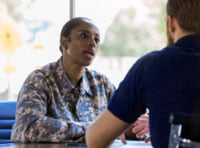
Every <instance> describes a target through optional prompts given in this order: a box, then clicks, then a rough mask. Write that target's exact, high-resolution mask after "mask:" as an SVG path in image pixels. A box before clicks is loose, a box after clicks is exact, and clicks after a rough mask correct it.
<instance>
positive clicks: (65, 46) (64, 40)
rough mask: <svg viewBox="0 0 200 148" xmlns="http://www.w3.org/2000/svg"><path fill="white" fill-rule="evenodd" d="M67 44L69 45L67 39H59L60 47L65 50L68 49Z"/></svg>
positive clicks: (62, 37)
mask: <svg viewBox="0 0 200 148" xmlns="http://www.w3.org/2000/svg"><path fill="white" fill-rule="evenodd" d="M68 43H69V39H68V38H67V37H64V36H61V38H60V45H61V47H62V48H64V49H65V50H66V49H68Z"/></svg>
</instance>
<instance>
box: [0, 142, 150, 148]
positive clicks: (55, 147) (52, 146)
mask: <svg viewBox="0 0 200 148" xmlns="http://www.w3.org/2000/svg"><path fill="white" fill-rule="evenodd" d="M0 148H87V146H86V145H85V144H81V143H28V144H17V143H7V144H0ZM110 148H153V147H152V146H151V144H150V143H144V142H143V141H135V140H128V141H127V144H126V145H123V144H122V143H121V142H120V141H119V140H115V141H114V143H113V144H112V145H111V146H110Z"/></svg>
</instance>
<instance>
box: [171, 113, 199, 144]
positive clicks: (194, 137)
mask: <svg viewBox="0 0 200 148" xmlns="http://www.w3.org/2000/svg"><path fill="white" fill-rule="evenodd" d="M170 123H171V129H170V136H169V146H168V148H179V147H180V148H200V143H199V142H200V116H199V115H194V114H187V113H173V114H171V116H170Z"/></svg>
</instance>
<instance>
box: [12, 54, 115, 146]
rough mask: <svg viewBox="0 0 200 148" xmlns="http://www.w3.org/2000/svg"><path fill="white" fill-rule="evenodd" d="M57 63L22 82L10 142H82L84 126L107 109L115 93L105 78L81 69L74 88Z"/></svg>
mask: <svg viewBox="0 0 200 148" xmlns="http://www.w3.org/2000/svg"><path fill="white" fill-rule="evenodd" d="M61 60H62V57H61V58H60V59H59V60H58V61H57V62H54V63H50V64H48V65H46V66H44V67H42V68H41V69H38V70H35V71H33V72H32V73H31V74H30V75H29V76H28V77H27V79H26V80H25V82H24V84H23V86H22V88H21V90H20V92H19V95H18V100H17V101H18V104H17V112H16V123H15V124H14V126H13V130H12V135H11V140H12V141H13V142H23V143H24V142H67V141H75V142H84V135H85V131H86V129H87V127H88V125H89V124H90V123H91V122H92V121H93V120H94V119H95V118H96V117H97V116H98V115H100V114H101V113H102V111H104V109H105V108H106V107H107V104H108V101H109V98H110V97H111V95H112V94H113V92H114V90H115V87H114V85H113V84H112V83H111V82H110V81H109V80H108V78H107V77H106V76H105V75H102V74H100V73H98V72H96V71H92V70H88V69H87V68H85V70H84V73H83V77H82V80H81V82H80V85H79V86H77V87H75V86H73V85H72V84H71V82H70V80H69V78H68V76H67V74H66V73H65V71H64V68H63V65H62V62H61Z"/></svg>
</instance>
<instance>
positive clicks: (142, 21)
mask: <svg viewBox="0 0 200 148" xmlns="http://www.w3.org/2000/svg"><path fill="white" fill-rule="evenodd" d="M164 8H165V0H162V1H160V0H153V1H150V0H139V1H138V0H14V1H13V0H1V1H0V100H16V99H17V94H18V92H19V90H20V88H21V86H22V84H23V82H24V80H25V78H26V77H27V75H28V74H29V73H30V72H32V71H33V70H34V69H37V68H40V67H41V66H43V65H45V64H47V63H49V62H54V61H56V60H57V59H58V58H59V57H60V56H61V54H60V51H59V38H60V36H59V35H60V31H61V28H62V26H63V25H64V23H65V22H66V21H68V20H69V19H70V17H74V16H84V17H88V18H90V19H92V20H93V21H94V22H95V23H96V24H97V26H98V27H99V29H100V32H101V44H100V52H99V54H98V56H97V57H96V59H95V61H94V62H93V64H92V65H91V66H90V67H89V68H90V69H95V70H97V71H100V72H102V73H104V74H106V75H107V76H108V77H109V78H110V80H111V81H112V82H113V83H114V84H115V85H116V87H117V86H118V85H119V83H120V81H121V80H122V79H123V77H124V76H125V74H126V73H127V71H128V70H129V68H130V67H131V66H132V65H133V64H134V62H135V61H136V60H137V59H138V58H139V57H140V56H142V55H144V54H145V53H147V52H149V51H153V50H160V49H161V48H162V47H164V46H165V43H166V36H165V9H164Z"/></svg>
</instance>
